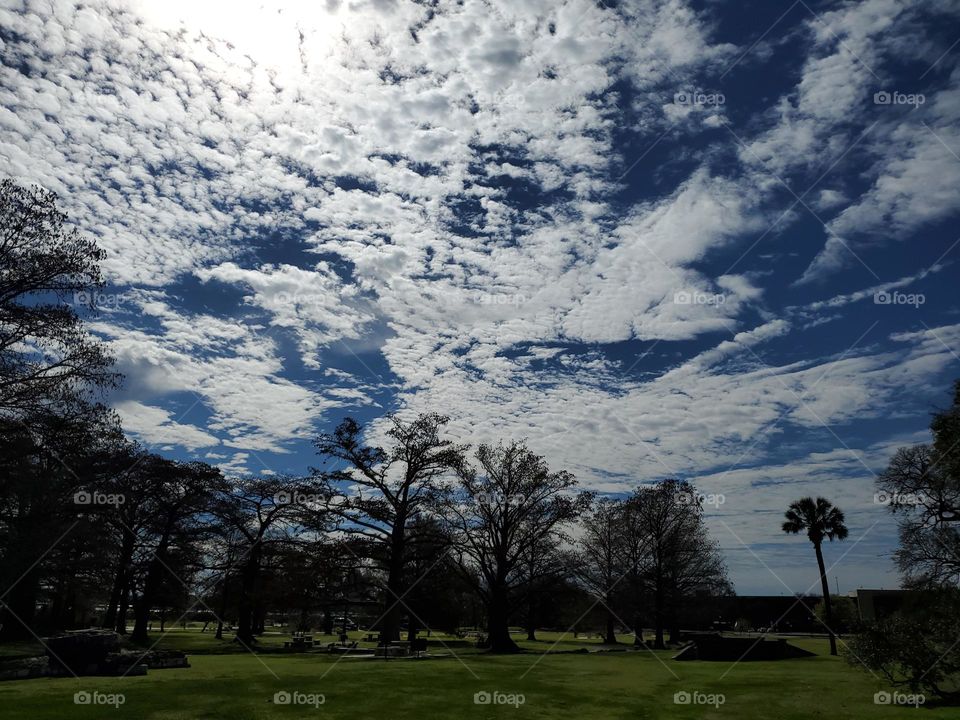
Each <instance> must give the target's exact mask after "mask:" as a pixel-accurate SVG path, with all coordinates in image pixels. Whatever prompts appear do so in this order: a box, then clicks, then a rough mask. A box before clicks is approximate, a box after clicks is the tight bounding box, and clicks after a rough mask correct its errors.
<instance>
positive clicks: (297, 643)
mask: <svg viewBox="0 0 960 720" xmlns="http://www.w3.org/2000/svg"><path fill="white" fill-rule="evenodd" d="M312 647H313V635H306V634H304V633H294V634H293V636H292V637H291V638H290V640H285V641H284V643H283V648H284V650H306V649H307V648H312Z"/></svg>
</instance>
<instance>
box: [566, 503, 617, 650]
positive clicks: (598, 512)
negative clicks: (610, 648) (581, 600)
mask: <svg viewBox="0 0 960 720" xmlns="http://www.w3.org/2000/svg"><path fill="white" fill-rule="evenodd" d="M624 526H625V517H624V502H623V501H622V500H614V499H611V498H604V499H602V500H600V501H598V502H597V503H596V504H595V505H594V506H593V507H592V508H591V509H590V512H588V513H587V514H585V515H584V518H583V536H582V537H581V538H580V540H579V542H578V543H577V565H576V566H577V578H578V579H579V580H580V582H581V583H582V584H583V585H584V587H585V588H586V590H587V591H588V592H589V593H590V594H591V595H593V596H594V597H597V598H599V599H600V601H601V602H602V604H603V608H604V613H605V616H606V627H605V628H604V640H603V641H604V643H606V644H609V645H614V644H616V642H617V636H616V633H615V632H614V625H615V620H616V615H615V614H614V610H613V607H614V604H615V595H616V591H617V585H618V584H619V583H620V581H621V579H623V577H624V576H625V574H626V573H627V571H628V568H629V565H628V563H629V560H628V559H627V558H628V553H627V542H628V540H627V537H626V533H625V530H626V528H625V527H624Z"/></svg>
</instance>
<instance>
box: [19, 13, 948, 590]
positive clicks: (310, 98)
mask: <svg viewBox="0 0 960 720" xmlns="http://www.w3.org/2000/svg"><path fill="white" fill-rule="evenodd" d="M958 41H960V2H958V1H957V0H926V1H924V0H920V1H917V2H909V3H908V2H900V1H897V0H863V1H862V2H856V3H848V2H814V1H813V0H797V1H796V2H792V3H791V2H789V1H786V0H785V1H783V2H780V1H774V0H737V1H733V0H731V1H729V2H727V1H722V0H703V1H701V2H692V1H690V2H686V1H684V0H632V1H624V2H615V1H614V0H600V1H599V2H596V1H595V2H587V1H586V0H568V1H566V2H562V1H557V0H549V1H548V0H542V1H541V0H524V2H507V1H506V0H503V1H501V2H484V1H482V0H467V1H466V2H462V3H458V2H445V1H441V0H437V1H436V2H412V1H410V0H407V1H401V0H356V1H354V2H341V1H338V0H326V2H320V1H314V2H297V1H295V0H279V1H278V2H272V3H259V2H255V1H253V0H235V1H234V2H230V3H221V2H214V1H209V2H196V1H190V2H187V1H186V0H164V1H163V2H159V1H153V2H149V1H147V0H88V1H87V2H83V3H80V4H77V3H74V2H70V1H68V0H29V1H21V0H0V58H2V66H0V174H3V175H8V176H13V177H15V178H17V179H19V180H20V181H22V182H34V183H39V184H41V185H43V186H44V187H46V188H48V189H50V190H53V191H55V192H57V193H58V194H59V197H60V204H61V207H62V208H63V209H64V210H66V211H67V212H68V213H69V215H70V219H71V222H72V223H73V224H74V225H75V226H76V227H78V228H79V229H80V230H81V231H82V232H84V233H86V234H87V235H89V236H92V237H95V238H97V240H98V241H99V242H100V244H101V245H102V247H103V248H104V249H105V250H106V251H107V253H108V257H107V259H106V261H105V262H104V272H105V275H106V277H107V280H108V283H107V286H106V287H105V288H103V290H102V291H101V292H99V293H97V294H96V296H95V297H93V298H86V297H78V298H76V300H77V305H78V306H82V305H83V304H84V302H85V301H87V300H90V299H92V300H94V301H95V303H96V304H97V306H98V307H99V311H98V312H97V313H95V314H89V315H88V318H89V323H90V327H91V330H92V331H93V332H95V333H96V334H97V335H99V336H100V337H102V338H103V339H104V340H105V341H106V342H107V343H109V345H110V347H111V350H112V352H113V354H114V355H115V357H116V359H117V367H118V369H119V370H120V371H121V372H123V373H124V374H125V375H126V382H125V384H124V386H123V387H122V388H121V389H120V390H118V391H117V392H115V393H113V394H112V395H111V396H110V397H109V398H108V400H109V402H110V404H111V405H112V406H113V407H115V408H116V410H117V412H118V413H119V414H120V416H121V417H122V420H123V423H124V427H125V429H126V430H127V431H128V432H129V434H130V435H132V436H134V437H136V438H137V439H139V440H140V441H141V442H142V443H143V444H144V445H145V446H147V447H149V448H152V449H154V450H157V451H160V452H163V453H165V454H168V455H171V456H174V457H184V458H186V457H191V458H199V459H202V460H205V461H207V462H210V463H213V464H217V465H219V466H220V467H222V468H223V469H224V470H225V471H226V472H228V473H230V474H235V475H243V474H271V473H292V474H299V473H304V472H306V471H307V468H308V467H310V466H311V465H313V466H317V465H319V464H320V459H319V458H317V456H316V455H315V454H314V450H313V447H312V445H311V440H312V438H313V437H315V436H316V434H317V433H319V432H322V431H327V430H330V429H332V428H333V427H334V426H335V425H336V424H337V423H338V422H340V421H341V420H342V419H343V418H344V417H346V416H348V415H350V416H353V417H356V418H358V419H359V420H361V421H363V422H365V423H370V424H371V425H370V437H371V439H373V440H376V438H377V437H379V433H381V432H382V429H383V423H384V416H385V415H386V414H387V413H389V412H395V413H398V414H399V415H400V416H401V417H406V418H409V417H412V416H413V415H414V414H416V413H419V412H424V411H433V412H440V413H444V414H446V415H449V416H450V418H451V422H450V433H451V436H452V437H457V438H459V439H461V440H462V441H465V442H470V443H473V444H474V445H476V444H477V443H480V442H493V441H496V440H497V439H500V438H504V439H509V438H526V439H527V441H528V444H529V446H530V447H531V448H532V449H533V450H535V451H536V452H538V453H541V454H543V455H544V456H546V457H547V459H548V461H549V463H550V465H551V467H553V468H555V469H561V468H562V469H567V470H570V471H571V472H573V473H574V474H575V475H576V476H577V478H578V480H579V482H580V485H581V486H582V487H584V488H587V489H591V490H594V491H596V492H598V493H601V494H613V495H619V494H623V493H626V492H629V491H630V490H631V489H632V488H634V487H636V486H637V485H638V484H641V483H649V482H653V481H656V480H660V479H663V478H668V477H676V478H683V479H687V480H690V481H692V482H694V483H695V484H696V485H697V487H698V488H699V489H700V490H701V491H702V492H703V493H705V495H706V500H707V501H708V502H707V504H706V507H705V511H706V517H707V522H708V524H709V526H710V529H711V531H712V533H713V536H714V537H715V538H716V540H717V541H718V542H719V543H720V545H721V547H722V548H723V550H724V552H725V555H726V558H727V563H728V566H729V568H730V574H731V578H732V580H733V581H734V584H735V586H736V589H737V591H738V592H740V593H742V594H756V593H763V594H789V593H792V592H803V591H807V590H811V591H819V584H818V579H817V577H816V572H815V569H814V568H815V566H814V565H813V552H812V549H811V548H810V546H809V543H808V542H807V541H806V539H805V538H803V537H799V538H797V537H792V536H785V535H784V534H783V533H782V532H781V531H780V524H781V522H782V516H783V512H784V510H785V509H786V507H787V505H788V504H789V503H790V502H791V501H792V500H795V499H797V498H799V497H801V496H804V495H817V494H820V495H824V496H826V497H828V498H830V499H831V500H832V501H833V502H834V503H835V504H836V505H838V506H839V507H841V508H842V509H843V510H844V511H845V512H846V514H847V518H848V525H849V527H850V537H849V538H848V539H847V540H846V541H844V542H843V543H833V544H831V546H830V547H828V548H826V549H825V554H826V561H827V564H828V567H830V568H831V569H830V570H829V575H830V577H831V587H838V588H839V589H840V591H841V592H847V591H849V590H852V589H854V588H857V587H887V588H889V587H896V586H897V584H898V582H899V579H898V576H897V573H896V570H895V568H894V567H893V564H892V562H891V560H890V556H891V553H892V551H893V549H894V548H895V547H896V525H895V522H894V521H893V519H892V518H891V517H890V515H889V512H888V511H887V508H886V507H884V506H883V504H882V503H879V502H877V499H876V498H875V495H874V493H875V488H874V480H875V477H876V474H877V473H879V472H880V471H882V470H883V468H884V467H885V465H886V462H887V461H888V459H889V458H890V456H891V454H892V453H893V451H894V450H895V449H896V448H897V447H899V446H902V445H909V444H913V443H919V442H926V441H927V440H929V432H928V429H927V428H928V425H929V420H930V414H931V413H932V412H934V411H935V410H936V409H937V408H940V407H943V406H945V405H947V404H948V403H949V400H950V393H951V390H950V388H951V384H952V382H953V381H954V380H955V379H957V378H960V312H958V310H960V308H958V304H957V302H956V300H957V287H958V279H960V272H958V267H960V266H958V263H960V231H958V229H957V228H958V225H957V218H958V211H960V194H958V191H957V188H958V187H960V44H958Z"/></svg>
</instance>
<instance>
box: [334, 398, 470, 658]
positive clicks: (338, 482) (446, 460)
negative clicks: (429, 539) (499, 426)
mask: <svg viewBox="0 0 960 720" xmlns="http://www.w3.org/2000/svg"><path fill="white" fill-rule="evenodd" d="M389 420H390V423H391V427H390V428H389V430H387V433H386V435H387V437H388V438H389V439H390V440H391V441H392V443H393V444H392V447H391V448H390V449H389V450H384V449H383V448H381V447H376V446H368V445H365V444H364V443H363V439H362V438H363V434H364V428H363V426H361V425H360V424H359V423H357V422H356V421H355V420H353V419H352V418H347V419H345V420H344V421H343V422H342V423H340V425H338V426H337V428H336V429H335V430H334V432H333V433H324V434H322V435H320V436H319V437H318V438H317V440H316V442H315V445H316V447H317V450H318V452H319V454H320V455H321V456H322V457H324V458H325V459H326V460H335V461H339V462H341V463H345V464H346V466H347V467H346V468H345V469H337V470H331V471H316V472H317V474H318V475H319V476H320V478H321V479H322V481H323V483H324V486H325V490H324V494H325V496H326V498H327V505H326V507H327V509H328V510H329V511H330V512H332V513H333V514H335V515H336V516H338V517H339V518H341V519H342V520H343V522H344V524H343V528H342V529H343V530H344V531H345V532H347V533H350V534H354V535H359V536H361V537H364V538H366V539H367V540H369V541H370V542H371V543H372V544H373V547H374V548H375V550H376V552H377V555H378V557H375V560H376V561H377V563H378V565H379V566H380V568H381V569H382V570H383V571H384V572H385V574H386V585H385V589H386V594H385V597H384V618H383V622H382V624H381V626H380V642H381V644H386V643H388V642H392V641H394V640H397V639H398V638H399V627H400V610H401V607H400V606H401V605H402V600H401V598H402V597H403V593H404V590H405V585H406V580H405V570H406V564H407V546H408V543H409V541H410V537H411V531H412V529H413V527H414V525H415V523H416V522H417V521H418V519H419V518H420V516H421V515H422V514H423V513H425V512H427V511H429V510H430V509H431V508H433V507H435V506H436V504H437V502H438V500H439V498H440V496H441V487H440V485H439V480H440V478H441V476H443V475H444V474H447V473H450V472H451V471H454V470H456V469H457V468H459V467H460V466H461V465H462V464H463V456H464V453H465V452H466V450H467V446H465V445H456V444H455V443H453V442H452V441H451V440H447V439H445V438H443V437H442V435H441V433H442V431H443V429H444V427H445V426H446V425H447V423H448V422H449V418H447V417H445V416H443V415H437V414H435V413H429V414H422V415H419V416H417V417H416V418H415V419H414V420H413V421H411V422H404V421H402V420H400V419H399V418H397V417H394V416H391V417H390V418H389ZM347 488H349V489H347ZM344 492H347V493H349V494H344Z"/></svg>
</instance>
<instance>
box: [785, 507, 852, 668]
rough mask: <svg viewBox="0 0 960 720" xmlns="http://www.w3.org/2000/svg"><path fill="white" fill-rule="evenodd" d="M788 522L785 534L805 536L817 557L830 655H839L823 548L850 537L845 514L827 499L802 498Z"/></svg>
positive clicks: (790, 514)
mask: <svg viewBox="0 0 960 720" xmlns="http://www.w3.org/2000/svg"><path fill="white" fill-rule="evenodd" d="M784 516H785V517H786V521H785V522H784V523H783V531H784V532H785V533H791V534H794V535H796V534H798V533H801V532H806V533H807V537H808V538H809V540H810V542H811V543H813V549H814V551H815V552H816V554H817V567H818V568H819V569H820V587H821V589H822V590H823V603H824V609H825V614H826V618H827V621H826V623H825V625H826V627H827V632H828V633H829V635H830V654H831V655H836V654H837V638H836V636H835V635H834V633H833V627H832V622H833V614H832V606H831V603H830V587H829V585H828V584H827V571H826V568H825V567H824V564H823V551H822V550H821V546H822V545H823V541H824V539H827V540H830V541H833V540H834V538H836V539H837V540H843V539H844V538H845V537H847V534H848V531H847V526H846V525H844V516H843V511H842V510H840V509H839V508H836V507H834V506H833V504H832V503H831V502H830V501H829V500H827V499H826V498H822V497H818V498H817V499H816V500H814V499H813V498H810V497H805V498H801V499H800V500H796V501H794V502H792V503H790V507H789V508H788V509H787V512H786V513H784Z"/></svg>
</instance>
